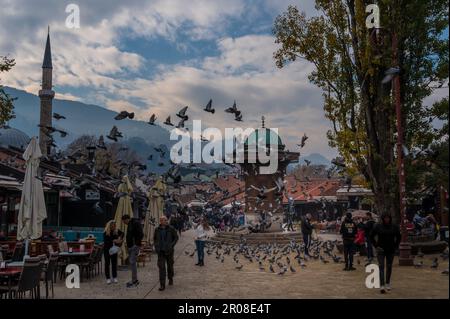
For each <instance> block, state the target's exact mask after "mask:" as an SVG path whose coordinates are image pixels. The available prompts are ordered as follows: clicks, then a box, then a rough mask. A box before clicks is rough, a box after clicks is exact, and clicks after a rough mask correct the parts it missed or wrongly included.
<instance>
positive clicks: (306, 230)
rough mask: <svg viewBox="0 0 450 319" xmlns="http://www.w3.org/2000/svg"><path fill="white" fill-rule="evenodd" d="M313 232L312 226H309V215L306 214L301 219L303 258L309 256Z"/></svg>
mask: <svg viewBox="0 0 450 319" xmlns="http://www.w3.org/2000/svg"><path fill="white" fill-rule="evenodd" d="M312 231H313V225H312V224H311V214H310V213H308V214H306V216H305V217H303V218H302V235H303V243H304V244H305V256H308V257H310V256H309V246H310V245H311V234H312Z"/></svg>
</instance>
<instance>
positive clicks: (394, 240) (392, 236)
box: [370, 224, 402, 254]
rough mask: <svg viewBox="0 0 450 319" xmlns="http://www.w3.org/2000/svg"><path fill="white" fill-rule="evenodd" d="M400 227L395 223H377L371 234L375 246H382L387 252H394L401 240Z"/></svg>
mask: <svg viewBox="0 0 450 319" xmlns="http://www.w3.org/2000/svg"><path fill="white" fill-rule="evenodd" d="M401 237H402V236H401V234H400V228H399V227H398V226H397V225H393V224H376V225H375V227H374V228H373V230H372V232H371V234H370V240H371V241H372V244H373V245H374V246H375V248H378V247H380V248H382V249H383V250H384V252H385V253H388V254H393V253H394V252H395V251H396V250H397V249H398V247H399V245H400V241H401Z"/></svg>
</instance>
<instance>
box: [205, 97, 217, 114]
mask: <svg viewBox="0 0 450 319" xmlns="http://www.w3.org/2000/svg"><path fill="white" fill-rule="evenodd" d="M203 111H206V112H208V113H212V114H214V113H215V112H216V110H215V109H213V108H212V99H211V100H209V102H208V104H206V107H205V108H204V109H203Z"/></svg>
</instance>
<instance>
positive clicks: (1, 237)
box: [0, 230, 8, 241]
mask: <svg viewBox="0 0 450 319" xmlns="http://www.w3.org/2000/svg"><path fill="white" fill-rule="evenodd" d="M7 240H8V237H6V235H5V232H4V231H3V230H0V241H7Z"/></svg>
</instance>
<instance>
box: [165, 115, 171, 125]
mask: <svg viewBox="0 0 450 319" xmlns="http://www.w3.org/2000/svg"><path fill="white" fill-rule="evenodd" d="M164 124H166V125H170V126H173V124H172V123H171V122H170V116H169V117H168V118H167V119H166V120H165V122H164Z"/></svg>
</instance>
